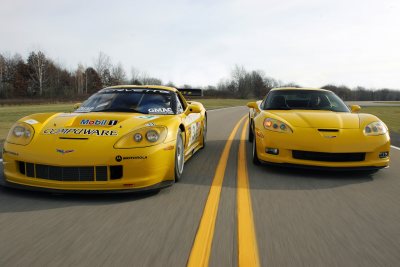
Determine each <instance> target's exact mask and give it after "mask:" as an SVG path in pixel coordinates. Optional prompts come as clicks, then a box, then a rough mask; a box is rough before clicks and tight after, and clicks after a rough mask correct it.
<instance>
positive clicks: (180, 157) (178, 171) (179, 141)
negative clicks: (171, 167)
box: [175, 129, 185, 182]
mask: <svg viewBox="0 0 400 267" xmlns="http://www.w3.org/2000/svg"><path fill="white" fill-rule="evenodd" d="M184 165H185V146H184V144H183V137H182V131H181V130H180V129H179V130H178V134H177V136H176V146H175V182H178V181H179V180H180V179H181V176H182V173H183V166H184Z"/></svg>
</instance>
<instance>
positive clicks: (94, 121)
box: [80, 119, 118, 126]
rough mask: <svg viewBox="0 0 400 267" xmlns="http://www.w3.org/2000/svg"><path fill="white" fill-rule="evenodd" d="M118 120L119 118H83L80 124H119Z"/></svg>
mask: <svg viewBox="0 0 400 267" xmlns="http://www.w3.org/2000/svg"><path fill="white" fill-rule="evenodd" d="M117 123H118V121H117V120H109V121H108V120H88V119H83V120H81V122H80V125H98V126H104V125H110V126H112V125H117Z"/></svg>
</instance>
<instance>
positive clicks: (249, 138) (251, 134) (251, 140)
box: [247, 120, 254, 143]
mask: <svg viewBox="0 0 400 267" xmlns="http://www.w3.org/2000/svg"><path fill="white" fill-rule="evenodd" d="M247 139H248V140H249V142H250V143H253V140H254V132H253V121H252V120H250V122H249V133H248V138H247Z"/></svg>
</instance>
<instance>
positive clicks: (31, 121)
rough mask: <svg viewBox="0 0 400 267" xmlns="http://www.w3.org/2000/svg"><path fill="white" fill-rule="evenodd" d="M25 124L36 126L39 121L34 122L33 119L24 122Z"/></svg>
mask: <svg viewBox="0 0 400 267" xmlns="http://www.w3.org/2000/svg"><path fill="white" fill-rule="evenodd" d="M24 122H26V123H28V124H36V123H39V122H38V121H37V120H33V119H30V120H26V121H24Z"/></svg>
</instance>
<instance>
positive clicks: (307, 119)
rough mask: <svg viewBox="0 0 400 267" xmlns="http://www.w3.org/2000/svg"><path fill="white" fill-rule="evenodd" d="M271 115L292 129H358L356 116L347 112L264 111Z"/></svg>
mask: <svg viewBox="0 0 400 267" xmlns="http://www.w3.org/2000/svg"><path fill="white" fill-rule="evenodd" d="M264 112H265V113H266V114H265V115H266V116H268V113H270V114H273V115H275V116H277V117H279V118H281V120H283V121H286V122H287V123H289V124H290V125H292V126H294V127H302V128H327V129H359V128H360V118H359V116H358V114H354V113H349V112H333V111H325V110H279V111H276V110H274V111H269V110H268V112H266V111H264Z"/></svg>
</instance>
